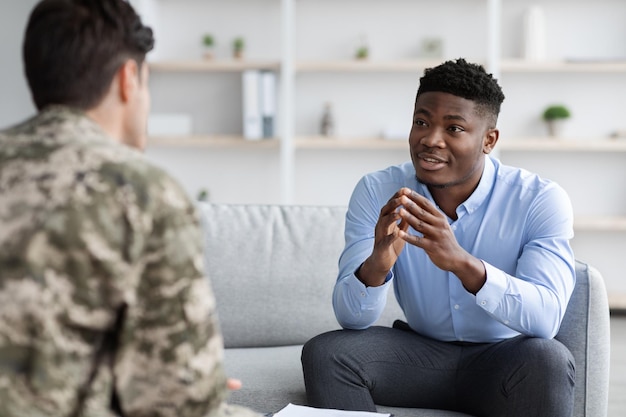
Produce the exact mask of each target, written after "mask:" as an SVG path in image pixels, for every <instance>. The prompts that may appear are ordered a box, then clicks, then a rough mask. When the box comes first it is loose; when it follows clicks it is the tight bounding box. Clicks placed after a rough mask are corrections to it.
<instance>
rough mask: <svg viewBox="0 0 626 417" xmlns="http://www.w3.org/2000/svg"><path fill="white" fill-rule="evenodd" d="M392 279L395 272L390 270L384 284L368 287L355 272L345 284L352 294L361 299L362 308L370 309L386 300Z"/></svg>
mask: <svg viewBox="0 0 626 417" xmlns="http://www.w3.org/2000/svg"><path fill="white" fill-rule="evenodd" d="M392 279H393V273H392V272H391V271H389V273H388V274H387V276H386V277H385V283H384V284H383V285H380V286H378V287H366V286H365V284H363V283H362V282H361V280H360V279H358V278H357V276H356V275H355V274H352V275H351V276H350V278H349V279H348V280H346V282H345V285H346V286H347V287H348V292H349V293H350V294H352V296H353V297H354V299H357V300H360V303H359V304H360V305H361V309H365V310H368V309H370V308H371V307H373V306H376V305H378V303H380V302H385V300H386V297H387V292H388V291H389V287H391V280H392Z"/></svg>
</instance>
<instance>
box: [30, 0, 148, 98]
mask: <svg viewBox="0 0 626 417" xmlns="http://www.w3.org/2000/svg"><path fill="white" fill-rule="evenodd" d="M153 46H154V37H153V35H152V30H151V29H150V28H149V27H146V26H144V25H143V24H142V22H141V19H140V18H139V16H138V15H137V14H136V13H135V10H134V9H133V8H132V7H131V6H130V4H128V3H127V2H126V1H124V0H42V1H41V2H40V3H39V4H38V5H37V6H36V7H35V8H34V9H33V11H32V13H31V15H30V18H29V20H28V25H27V27H26V34H25V37H24V45H23V58H24V70H25V72H26V78H27V80H28V85H29V87H30V90H31V94H32V97H33V100H34V102H35V105H36V106H37V108H38V109H42V108H43V107H45V106H47V105H49V104H64V105H68V106H72V107H76V108H79V109H82V110H89V109H91V108H93V107H95V106H96V105H98V104H99V103H100V101H101V100H102V99H103V98H104V96H105V94H106V92H107V90H108V89H109V87H110V85H111V82H112V81H113V77H114V76H115V73H116V72H117V70H118V69H119V68H120V66H121V65H122V64H123V63H124V62H125V61H127V60H128V59H133V60H135V61H136V62H137V64H138V65H139V66H140V67H141V65H142V64H143V62H144V59H145V56H146V54H147V53H148V51H150V50H151V49H152V48H153Z"/></svg>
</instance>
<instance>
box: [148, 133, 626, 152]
mask: <svg viewBox="0 0 626 417" xmlns="http://www.w3.org/2000/svg"><path fill="white" fill-rule="evenodd" d="M149 145H154V146H176V147H213V148H246V147H262V148H277V147H279V146H280V140H279V139H278V138H270V139H261V140H246V139H244V138H243V136H237V135H213V136H210V135H191V136H154V137H151V138H150V139H149ZM294 147H295V148H296V149H328V150H332V149H351V150H400V151H408V138H407V139H382V138H376V137H352V138H348V137H325V136H301V137H297V138H296V139H295V140H294ZM496 149H499V150H500V151H503V152H545V151H550V152H626V140H624V139H617V140H609V139H589V140H562V139H552V138H528V139H521V138H520V139H511V140H504V141H501V142H499V143H498V145H497V147H496Z"/></svg>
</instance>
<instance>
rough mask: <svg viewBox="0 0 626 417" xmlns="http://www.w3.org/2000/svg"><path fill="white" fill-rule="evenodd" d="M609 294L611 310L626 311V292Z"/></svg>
mask: <svg viewBox="0 0 626 417" xmlns="http://www.w3.org/2000/svg"><path fill="white" fill-rule="evenodd" d="M607 296H608V299H609V308H610V309H611V310H619V311H626V293H609V294H607Z"/></svg>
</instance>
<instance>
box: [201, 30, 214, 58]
mask: <svg viewBox="0 0 626 417" xmlns="http://www.w3.org/2000/svg"><path fill="white" fill-rule="evenodd" d="M202 47H203V49H204V58H205V59H213V48H214V47H215V38H213V35H211V34H210V33H205V34H204V35H203V36H202Z"/></svg>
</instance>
